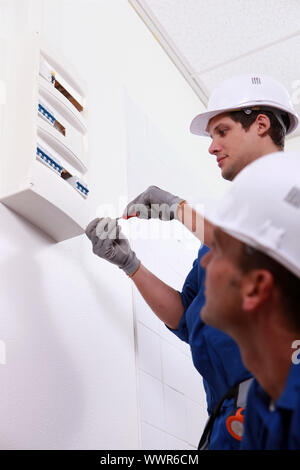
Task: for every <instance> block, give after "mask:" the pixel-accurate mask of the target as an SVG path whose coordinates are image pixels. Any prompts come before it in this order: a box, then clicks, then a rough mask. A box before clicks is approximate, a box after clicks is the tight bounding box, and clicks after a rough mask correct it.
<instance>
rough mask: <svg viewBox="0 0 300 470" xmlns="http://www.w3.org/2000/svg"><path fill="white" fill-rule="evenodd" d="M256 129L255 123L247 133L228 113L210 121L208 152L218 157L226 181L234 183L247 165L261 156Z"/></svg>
mask: <svg viewBox="0 0 300 470" xmlns="http://www.w3.org/2000/svg"><path fill="white" fill-rule="evenodd" d="M256 129H257V126H256V123H253V124H252V126H251V127H250V128H249V129H248V130H247V131H246V130H245V129H243V127H242V125H241V123H239V122H235V121H233V120H232V119H231V118H230V116H228V114H226V113H225V114H219V115H218V116H215V117H214V118H212V119H211V120H210V121H209V124H208V132H209V133H210V135H211V138H212V143H211V145H210V146H209V149H208V151H209V153H211V154H212V155H215V156H216V157H217V163H218V166H219V167H220V168H221V172H222V176H223V178H224V179H226V180H229V181H232V180H233V179H234V178H235V176H236V175H237V174H238V173H239V172H240V171H241V170H242V169H243V168H244V167H245V166H246V165H248V164H249V163H251V162H252V161H253V160H255V159H256V158H258V157H259V156H261V155H260V148H259V144H260V141H259V139H258V138H257V132H256Z"/></svg>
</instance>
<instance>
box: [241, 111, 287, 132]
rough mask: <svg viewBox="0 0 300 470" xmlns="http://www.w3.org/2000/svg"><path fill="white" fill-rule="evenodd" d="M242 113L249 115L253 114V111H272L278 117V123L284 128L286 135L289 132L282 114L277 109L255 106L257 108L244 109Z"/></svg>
mask: <svg viewBox="0 0 300 470" xmlns="http://www.w3.org/2000/svg"><path fill="white" fill-rule="evenodd" d="M242 111H243V112H244V113H245V114H247V115H249V114H251V113H252V111H270V112H271V113H272V114H273V115H274V116H275V117H276V119H277V121H278V122H279V124H280V125H281V127H282V128H283V130H284V133H285V134H286V132H287V126H286V124H285V123H284V121H283V119H282V113H281V112H280V111H279V110H278V109H276V108H270V107H260V106H255V107H252V108H244V109H242Z"/></svg>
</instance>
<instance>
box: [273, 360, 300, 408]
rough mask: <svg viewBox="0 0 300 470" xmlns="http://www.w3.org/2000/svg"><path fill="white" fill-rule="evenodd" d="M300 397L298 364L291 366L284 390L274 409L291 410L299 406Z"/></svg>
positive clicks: (299, 366) (299, 367) (299, 365)
mask: <svg viewBox="0 0 300 470" xmlns="http://www.w3.org/2000/svg"><path fill="white" fill-rule="evenodd" d="M299 397H300V364H292V365H291V367H290V371H289V375H288V378H287V381H286V384H285V387H284V390H283V392H282V394H281V395H280V397H279V398H278V400H277V401H276V403H275V405H276V407H280V408H286V409H288V410H293V409H294V408H296V407H297V405H299Z"/></svg>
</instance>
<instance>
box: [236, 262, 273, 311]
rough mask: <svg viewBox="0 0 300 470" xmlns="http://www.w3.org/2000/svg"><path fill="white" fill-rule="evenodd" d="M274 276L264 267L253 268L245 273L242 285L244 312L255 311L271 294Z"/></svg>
mask: <svg viewBox="0 0 300 470" xmlns="http://www.w3.org/2000/svg"><path fill="white" fill-rule="evenodd" d="M273 287H274V277H273V275H272V273H270V271H267V270H266V269H254V270H252V271H250V272H249V273H247V274H246V276H245V277H244V279H243V285H242V297H243V300H242V305H243V310H244V311H246V312H252V311H255V310H256V309H257V308H258V307H260V306H261V305H262V304H263V303H264V302H265V301H266V300H267V299H268V298H269V297H270V296H271V294H272V289H273Z"/></svg>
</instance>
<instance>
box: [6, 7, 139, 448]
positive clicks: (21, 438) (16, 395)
mask: <svg viewBox="0 0 300 470" xmlns="http://www.w3.org/2000/svg"><path fill="white" fill-rule="evenodd" d="M38 3H40V5H39V6H40V7H44V8H41V13H42V14H43V17H42V20H43V21H42V32H44V33H45V34H46V35H47V37H48V38H50V39H51V38H53V43H54V44H53V46H54V47H55V46H58V47H59V48H60V49H62V52H65V54H66V55H71V57H70V59H71V61H73V63H74V64H75V65H76V66H77V67H78V68H79V69H80V71H81V73H82V75H83V76H84V78H85V79H86V80H87V82H88V89H89V97H90V137H91V138H90V145H91V149H92V151H91V160H90V169H91V172H90V180H91V186H92V193H93V196H92V197H91V200H90V202H89V206H88V210H89V212H90V217H91V218H92V217H94V215H95V213H96V207H97V205H98V204H99V202H100V201H104V200H105V199H107V200H108V201H114V200H116V199H117V198H118V194H119V192H121V193H122V194H126V172H125V145H124V139H122V127H123V126H124V123H123V119H122V117H121V114H120V110H122V100H121V98H120V97H119V96H118V94H117V93H115V88H114V87H113V86H112V87H111V88H110V87H107V90H106V87H105V85H104V83H103V82H104V80H103V81H101V76H102V74H103V70H106V69H109V64H108V63H107V61H108V60H109V54H108V52H107V54H106V57H105V56H104V57H102V56H103V54H102V53H101V51H99V54H98V55H97V56H96V60H94V56H93V54H92V51H93V52H94V50H95V39H97V43H101V42H103V41H104V36H103V31H102V30H101V28H100V29H97V30H96V32H95V31H94V32H92V31H91V30H90V27H89V24H90V23H92V22H93V21H94V20H93V18H94V17H95V16H96V17H98V18H99V21H100V22H103V23H105V21H107V22H109V21H110V22H111V18H110V17H106V15H107V13H106V12H105V8H102V5H101V4H99V2H76V1H75V2H63V1H59V2H38ZM71 3H72V4H73V5H74V6H75V9H74V11H73V13H72V11H70V5H71ZM24 4H25V2H24V1H23V0H20V1H19V2H11V1H9V2H7V1H6V2H5V1H4V2H0V8H1V16H0V18H1V21H3V24H4V23H5V24H7V23H6V21H7V20H8V19H9V24H10V28H9V31H7V34H8V33H9V34H11V33H12V31H14V30H15V31H16V30H17V31H18V32H22V29H24V31H26V29H28V30H29V29H31V26H30V24H29V22H28V21H27V19H28V18H31V13H30V11H31V10H30V8H31V7H32V6H35V5H34V4H37V2H28V3H27V7H28V9H26V8H25V5H24ZM87 4H90V8H89V6H88V5H87ZM19 6H22V8H21V9H19ZM105 17H106V18H105ZM71 19H72V20H71ZM111 24H113V23H111ZM73 28H74V29H73ZM7 29H8V28H7ZM2 31H3V30H2ZM75 32H76V34H77V35H78V36H76V35H75ZM64 35H65V36H64ZM69 35H70V37H69ZM93 35H95V38H93ZM64 37H66V40H64ZM72 38H73V39H74V40H72ZM77 42H78V44H77ZM79 46H81V47H79ZM75 47H76V53H75V51H73V48H75ZM70 49H71V50H72V54H69V50H70ZM87 51H90V55H89V56H87V54H86V52H87ZM104 75H105V74H104ZM99 78H100V80H99ZM105 79H106V80H108V76H107V75H106V76H105ZM119 87H120V88H121V85H119ZM99 110H100V112H99ZM104 110H105V112H104ZM107 110H108V111H107ZM113 111H114V112H115V113H116V116H117V119H116V120H115V131H116V132H117V138H115V137H114V136H113V126H112V125H111V122H110V119H112V113H113ZM20 125H21V123H20ZM1 157H3V156H1ZM104 171H105V172H108V174H111V172H112V171H115V173H116V174H115V176H114V178H112V179H111V182H112V183H110V178H109V177H107V174H105V175H104ZM0 218H1V243H0V250H1V280H2V281H1V321H0V324H1V331H0V339H1V340H2V341H4V342H5V347H6V364H5V365H4V364H0V383H1V401H0V415H1V422H0V448H2V449H30V448H34V449H42V448H43V449H73V448H77V449H92V448H94V449H122V448H124V449H136V448H138V446H139V434H138V409H137V395H136V368H135V354H134V334H133V333H134V330H133V316H132V291H131V285H130V283H129V281H128V280H127V278H126V276H124V275H122V273H120V272H119V270H118V269H116V268H114V267H113V266H111V265H108V263H101V261H100V260H99V259H98V258H96V257H95V256H94V255H92V253H91V247H90V242H89V241H88V240H87V239H86V237H85V236H82V237H78V238H75V239H72V240H69V241H66V242H63V243H59V244H55V243H53V242H52V241H51V240H50V239H49V238H48V237H47V236H45V235H44V234H43V233H41V232H40V231H39V230H37V229H36V228H35V227H33V226H31V225H30V224H28V223H27V222H26V221H25V220H23V219H22V218H21V217H19V216H17V215H15V214H14V213H12V212H11V211H9V210H8V209H7V208H6V207H4V206H2V205H1V206H0Z"/></svg>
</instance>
